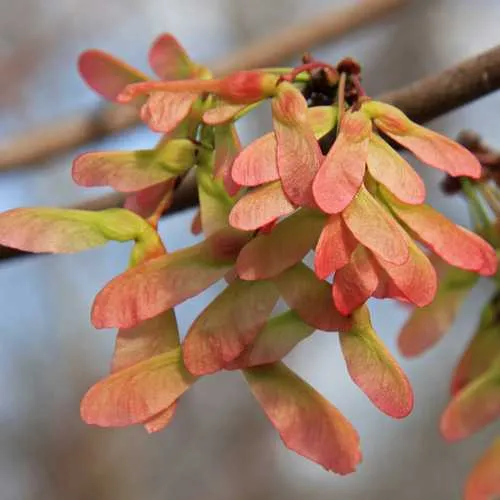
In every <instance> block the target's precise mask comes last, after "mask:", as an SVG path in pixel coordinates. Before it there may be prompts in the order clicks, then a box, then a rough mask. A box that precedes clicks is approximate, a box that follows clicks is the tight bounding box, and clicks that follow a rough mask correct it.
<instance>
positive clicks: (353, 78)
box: [351, 75, 366, 99]
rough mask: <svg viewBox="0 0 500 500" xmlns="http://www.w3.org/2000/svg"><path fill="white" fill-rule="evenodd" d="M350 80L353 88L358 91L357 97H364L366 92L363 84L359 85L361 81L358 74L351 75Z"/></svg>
mask: <svg viewBox="0 0 500 500" xmlns="http://www.w3.org/2000/svg"><path fill="white" fill-rule="evenodd" d="M351 82H352V84H353V85H354V88H355V89H356V92H357V93H358V99H359V98H360V97H366V92H365V89H364V88H363V86H362V85H361V81H360V79H359V76H358V75H351Z"/></svg>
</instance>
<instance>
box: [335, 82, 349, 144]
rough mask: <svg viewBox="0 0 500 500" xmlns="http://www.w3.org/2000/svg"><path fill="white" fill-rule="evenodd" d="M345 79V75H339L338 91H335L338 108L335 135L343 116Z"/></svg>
mask: <svg viewBox="0 0 500 500" xmlns="http://www.w3.org/2000/svg"><path fill="white" fill-rule="evenodd" d="M346 79H347V74H346V73H340V79H339V86H338V90H337V105H338V107H339V117H338V121H337V134H338V133H339V131H340V124H341V122H342V117H343V116H344V105H345V84H346Z"/></svg>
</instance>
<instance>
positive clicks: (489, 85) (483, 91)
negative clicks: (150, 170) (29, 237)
mask: <svg viewBox="0 0 500 500" xmlns="http://www.w3.org/2000/svg"><path fill="white" fill-rule="evenodd" d="M499 88H500V46H497V47H494V48H493V49H490V50H488V51H486V52H483V53H482V54H479V55H478V56H475V57H473V58H471V59H467V60H466V61H464V62H462V63H460V64H458V65H456V66H453V67H452V68H449V69H447V70H445V71H443V72H442V73H438V74H436V75H432V76H429V77H426V78H423V79H422V80H418V81H416V82H415V83H412V84H410V85H408V86H406V87H403V88H401V89H399V90H395V91H392V92H388V93H385V94H382V95H381V96H379V97H378V99H379V100H382V101H385V102H388V103H390V104H394V105H395V106H397V107H398V108H399V109H401V110H402V111H403V112H404V113H406V114H407V115H408V116H409V117H410V118H411V119H412V120H414V121H416V122H418V123H425V122H426V121H428V120H432V119H433V118H437V117H438V116H441V115H443V114H445V113H447V112H448V111H451V110H453V109H456V108H459V107H460V106H463V105H465V104H468V103H470V102H472V101H474V100H476V99H479V98H481V97H483V96H485V95H487V94H489V93H491V92H493V91H495V90H498V89H499ZM122 202H123V197H122V195H119V194H111V195H107V196H106V197H103V198H99V199H96V200H92V201H91V202H87V203H84V204H82V205H79V206H78V207H77V208H85V209H90V210H97V209H103V208H109V207H116V206H120V205H121V203H122ZM197 202H198V195H197V191H196V185H195V183H194V181H193V179H192V178H191V179H190V178H187V179H186V181H185V182H183V183H182V184H181V185H180V187H179V188H178V189H177V191H176V193H175V198H174V203H173V205H172V207H171V208H170V209H169V211H168V212H167V215H168V214H171V213H175V212H178V211H180V210H184V209H185V208H188V207H193V206H195V205H196V204H197ZM19 255H25V253H24V252H20V251H17V250H11V249H7V248H3V247H0V260H3V259H8V258H11V257H14V256H19ZM27 255H31V254H27Z"/></svg>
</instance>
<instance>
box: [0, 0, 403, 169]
mask: <svg viewBox="0 0 500 500" xmlns="http://www.w3.org/2000/svg"><path fill="white" fill-rule="evenodd" d="M406 1H407V0H363V1H357V2H355V3H354V4H353V5H351V6H349V7H345V8H343V9H341V10H339V9H335V10H333V11H331V12H324V13H322V14H320V15H319V16H317V17H315V18H313V19H310V20H308V21H306V22H305V23H301V24H297V25H295V26H292V27H289V28H287V29H285V30H283V31H281V32H279V33H276V34H272V35H270V36H269V37H266V38H263V39H260V40H258V41H256V42H254V43H253V44H250V45H249V46H248V47H246V48H243V49H242V50H239V51H236V52H235V53H234V54H232V55H231V56H229V57H227V58H226V59H224V60H222V61H220V62H215V64H212V65H209V67H210V68H211V69H212V71H213V72H214V74H215V75H224V74H227V73H231V72H233V71H236V70H240V69H249V68H259V67H266V66H273V65H275V64H278V63H280V62H282V61H283V60H286V59H287V58H290V57H292V56H295V55H297V54H299V53H300V52H303V51H305V50H309V49H311V48H313V47H316V46H318V45H321V44H323V43H325V42H329V41H332V40H334V39H336V38H339V37H341V36H342V35H344V34H346V33H350V32H352V31H354V30H355V29H358V28H360V27H362V26H364V25H366V24H368V23H369V22H373V21H375V20H377V19H378V18H380V17H381V16H382V15H384V14H386V13H388V12H391V11H393V10H395V9H396V8H397V7H400V6H402V5H403V4H405V3H406ZM138 123H139V122H138V117H137V110H136V109H135V108H130V107H127V106H116V105H105V106H102V107H101V108H99V109H97V110H95V111H94V112H91V113H86V114H83V115H78V116H74V117H70V118H68V119H66V120H63V121H60V122H58V123H56V124H54V125H44V126H43V127H40V128H39V129H36V130H34V131H32V132H27V133H23V134H22V136H20V137H19V138H17V139H14V140H12V141H11V142H10V143H9V144H6V145H5V146H3V147H0V170H9V169H13V168H17V167H26V166H27V165H29V166H32V167H43V166H44V162H46V161H47V160H48V159H50V158H51V157H53V156H55V155H58V154H61V153H64V152H67V151H71V150H72V149H74V148H77V147H79V146H82V145H85V144H87V143H89V142H91V141H95V140H98V139H102V138H103V137H106V136H108V135H110V134H115V133H117V132H120V131H122V130H124V129H126V128H129V127H131V126H134V125H137V124H138ZM34 164H38V165H34Z"/></svg>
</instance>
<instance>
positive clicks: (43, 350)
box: [0, 0, 500, 500]
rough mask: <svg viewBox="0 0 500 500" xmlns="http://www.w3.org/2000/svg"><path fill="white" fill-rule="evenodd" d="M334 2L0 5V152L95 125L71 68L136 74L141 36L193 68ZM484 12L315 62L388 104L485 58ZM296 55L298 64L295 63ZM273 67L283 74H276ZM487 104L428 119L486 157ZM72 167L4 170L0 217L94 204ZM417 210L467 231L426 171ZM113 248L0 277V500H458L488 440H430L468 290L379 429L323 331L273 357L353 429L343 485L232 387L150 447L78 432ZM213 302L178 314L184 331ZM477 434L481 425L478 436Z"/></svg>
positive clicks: (55, 162)
mask: <svg viewBox="0 0 500 500" xmlns="http://www.w3.org/2000/svg"><path fill="white" fill-rule="evenodd" d="M356 3H359V0H358V2H356V1H354V0H350V1H347V0H345V1H340V0H307V1H304V0H302V1H300V0H274V1H272V2H271V1H259V0H257V1H254V2H248V1H243V0H183V1H182V2H179V1H172V0H171V1H168V0H167V1H166V0H163V1H160V0H144V1H142V2H136V1H132V0H107V1H106V2H102V1H101V0H85V1H83V0H65V1H64V2H62V1H57V0H45V1H42V0H3V1H2V2H1V3H0V110H1V112H0V145H3V144H7V142H8V141H9V139H11V138H14V137H18V136H19V135H22V134H23V133H24V132H25V131H26V130H30V129H32V128H33V127H35V126H42V127H43V126H45V125H46V124H53V123H56V122H57V121H58V120H60V119H63V118H65V117H66V116H67V115H68V114H72V113H73V114H74V113H78V112H84V111H87V112H88V111H90V110H94V109H97V108H98V107H99V105H100V100H99V98H98V97H96V96H95V95H94V94H93V93H92V92H91V91H90V90H89V89H88V88H86V86H85V85H84V84H83V83H82V82H81V81H80V79H79V77H78V75H77V72H76V64H75V63H76V59H77V56H78V54H79V52H80V51H82V50H84V49H86V48H91V47H95V48H101V49H104V50H107V51H109V52H111V53H113V54H115V55H117V56H118V57H120V58H122V59H125V60H127V61H128V62H129V63H131V64H132V65H134V66H136V67H138V68H140V69H142V70H145V71H146V70H147V63H146V53H147V49H148V47H149V44H150V43H151V41H152V40H153V38H154V37H155V36H156V35H158V34H160V33H161V32H164V31H170V32H172V33H173V34H174V35H175V36H176V37H178V39H179V40H180V41H181V42H182V43H183V44H184V46H185V47H186V48H187V50H188V51H189V53H190V54H191V55H192V57H193V58H194V59H196V60H198V61H200V62H206V63H208V62H210V61H216V60H217V61H220V60H224V57H225V56H226V55H229V54H231V53H232V52H233V51H235V50H236V49H238V48H241V47H245V46H247V45H249V44H251V43H252V42H253V41H255V40H258V39H259V38H261V37H263V36H266V35H268V34H270V33H272V32H273V31H276V30H282V29H285V28H286V27H288V26H290V25H292V24H294V23H297V22H299V21H301V20H307V19H309V18H311V17H313V16H318V15H320V14H321V13H323V12H325V13H327V12H330V11H331V10H332V9H335V8H342V7H345V6H347V5H352V4H356ZM499 18H500V2H498V1H497V0H478V1H475V2H471V1H469V0H432V1H431V0H430V1H424V0H420V1H410V0H409V1H407V2H405V6H404V7H403V8H400V9H397V10H395V11H394V12H392V13H389V14H387V15H385V16H383V17H382V18H381V19H379V20H378V21H377V22H374V23H371V24H370V25H367V26H366V27H364V28H362V29H358V30H356V31H355V32H353V33H349V34H347V35H345V36H343V37H342V38H341V39H338V40H335V41H332V42H331V43H329V44H326V45H325V46H323V47H321V48H319V49H316V50H315V51H314V54H315V55H316V56H317V57H318V58H322V59H325V60H328V61H331V62H336V61H337V60H338V59H340V58H342V57H344V56H353V57H355V58H356V59H358V60H359V61H360V62H361V64H362V66H363V69H364V73H363V74H364V83H365V88H366V89H367V90H368V92H369V93H370V94H371V95H377V94H379V93H381V92H383V91H386V90H391V89H393V88H397V87H399V86H401V85H403V84H406V83H409V82H411V81H413V80H415V79H418V78H420V77H422V76H425V75H427V74H431V73H433V72H436V71H439V70H441V69H444V68H446V67H447V66H449V65H452V64H454V63H456V62H459V61H460V60H462V59H464V58H466V57H469V56H472V55H474V54H476V53H478V52H480V51H482V50H485V49H487V48H489V47H492V46H494V45H496V44H498V43H499V37H498V19H499ZM299 56H300V54H297V58H296V59H294V61H296V60H298V59H299ZM284 62H287V61H284ZM499 110H500V93H497V94H494V95H492V96H490V97H487V98H484V99H482V100H480V101H477V102H475V103H473V104H471V105H469V106H467V107H464V108H462V109H459V110H456V111H454V112H453V113H450V114H448V115H446V116H445V117H442V118H440V119H439V120H435V121H434V122H433V123H431V124H430V126H431V127H432V128H434V129H436V130H438V131H441V132H444V133H446V134H448V135H450V136H455V135H456V134H457V132H458V131H459V130H461V129H462V128H470V129H474V130H476V131H477V132H479V133H480V134H481V135H482V136H483V137H484V138H485V140H486V141H487V142H489V143H491V144H492V145H493V146H495V147H497V148H498V147H500V126H499V124H500V122H499V118H498V113H499ZM269 123H270V117H269V115H268V113H267V112H265V110H264V111H263V112H262V113H258V114H256V115H255V116H253V118H252V119H251V120H248V121H247V122H246V123H245V125H244V127H243V128H242V129H241V134H242V137H243V139H244V141H245V142H248V141H249V140H251V138H252V137H254V136H256V135H257V134H261V133H262V131H263V130H265V129H266V128H268V127H269ZM156 139H157V138H156V137H155V136H154V134H152V133H150V132H148V131H147V130H146V129H145V128H144V127H138V128H136V129H132V130H128V131H127V132H126V133H123V134H120V135H116V136H113V137H111V138H109V139H106V140H105V141H102V142H100V143H93V144H86V145H85V146H84V147H82V148H81V150H91V149H113V148H115V149H120V148H123V149H125V148H126V149H135V148H141V147H149V146H152V145H153V144H154V142H155V141H156ZM76 153H77V151H74V152H72V153H71V154H65V155H63V156H62V157H59V158H57V159H52V160H50V161H49V162H45V163H44V164H41V163H40V164H38V163H37V164H35V165H26V168H22V169H20V168H17V169H15V170H12V171H8V172H1V173H0V175H1V179H0V210H6V209H9V208H12V207H17V206H26V205H58V206H62V205H69V204H74V203H77V202H79V201H82V200H84V199H90V198H93V197H95V196H97V195H99V194H102V193H103V192H104V190H99V189H94V190H89V189H88V190H83V189H80V188H77V187H76V186H75V185H73V183H72V181H71V177H70V167H71V159H72V158H73V157H74V155H75V154H76ZM420 171H421V173H422V174H423V175H424V177H425V179H426V182H427V185H428V189H429V196H430V202H431V203H432V204H433V205H435V206H438V207H439V208H441V209H442V210H443V211H444V212H445V213H446V214H447V215H449V216H451V217H453V218H454V219H455V220H456V221H458V222H460V223H463V224H467V223H468V221H467V215H466V210H465V207H464V205H463V204H462V203H461V202H460V200H455V199H449V198H448V199H443V197H442V195H441V193H440V191H439V187H438V182H439V180H440V179H441V176H440V174H439V173H438V172H437V171H432V172H431V171H430V169H426V170H425V171H424V170H423V169H421V170H420ZM191 217H192V211H187V212H184V213H181V214H177V215H174V216H172V217H169V218H166V219H164V220H163V221H162V223H161V232H162V235H164V236H165V238H166V241H167V243H168V244H169V246H170V248H171V249H175V248H179V247H183V246H185V245H188V244H190V243H192V242H193V241H194V238H193V237H192V236H191V235H190V233H189V225H190V221H191ZM128 252H129V247H128V246H127V245H119V244H114V245H109V246H108V247H106V248H104V249H100V250H96V251H90V252H87V253H84V254H81V255H75V256H62V257H60V256H59V257H47V256H40V257H29V258H22V259H15V260H8V261H3V262H1V263H0V304H1V306H0V307H1V308H0V484H1V494H0V498H1V499H2V500H32V499H33V500H35V499H36V500H45V499H50V500H58V499H61V500H62V499H64V500H69V499H81V500H84V499H85V500H86V499H93V500H108V499H109V500H110V499H113V500H136V499H148V500H160V499H162V500H163V499H173V500H182V499H189V500H190V499H200V498H202V499H203V500H235V499H239V500H260V499H278V498H280V499H281V498H283V499H285V498H286V499H287V500H298V499H303V498H314V499H318V500H321V499H337V498H338V499H353V500H357V499H359V500H361V499H363V500H365V499H370V500H371V499H373V500H379V499H380V500H382V499H384V500H386V499H396V498H397V499H399V500H417V499H422V498H426V499H454V498H460V496H461V489H462V485H463V481H464V478H465V475H466V473H467V471H468V470H469V469H470V468H471V467H472V464H473V463H474V462H475V461H476V460H477V459H478V457H479V455H480V454H481V450H483V449H484V448H485V447H486V445H487V443H488V442H489V440H490V438H491V437H492V436H493V433H494V432H495V431H497V432H498V430H499V427H498V425H497V426H496V428H492V427H490V428H489V429H487V430H485V431H484V432H481V433H480V434H478V435H476V436H475V437H473V438H472V439H469V440H467V441H465V442H463V443H459V444H454V445H449V444H446V443H444V442H443V441H442V439H441V438H440V437H439V434H438V430H437V426H438V419H439V416H440V413H441V411H442V410H443V408H444V406H445V404H446V402H447V398H448V386H449V379H450V374H451V370H452V369H453V367H454V365H455V363H456V361H457V358H458V356H459V354H460V353H461V351H462V349H463V348H464V346H465V344H466V342H467V340H468V338H469V336H470V335H471V333H472V331H473V328H474V327H475V324H476V321H477V315H478V313H479V308H480V305H481V303H482V302H483V301H484V296H485V294H488V293H489V289H488V287H487V285H486V284H481V285H480V286H479V287H478V288H477V289H476V290H475V291H474V292H473V294H472V295H471V297H470V299H469V300H468V302H467V304H466V307H465V308H464V310H463V311H462V313H461V315H460V318H459V320H458V321H457V323H456V325H455V327H454V328H453V330H452V331H451V332H450V333H449V334H448V336H447V337H446V338H445V339H444V340H443V341H442V342H441V343H440V344H439V345H438V347H437V348H435V349H434V350H432V351H431V352H429V353H428V354H426V355H425V356H423V357H421V358H419V359H416V360H410V361H408V360H404V359H401V358H400V357H399V356H398V359H399V360H400V361H401V363H402V366H403V368H404V369H405V370H406V372H407V373H408V375H409V377H410V379H411V381H412V383H413V386H414V389H415V393H416V408H415V410H414V412H413V414H412V415H411V416H410V417H409V418H407V419H406V420H404V421H393V420H391V419H389V418H387V417H385V416H384V415H382V414H380V413H378V412H377V411H376V410H375V409H374V408H373V406H372V405H371V404H370V403H369V401H368V400H367V399H366V397H365V396H364V395H363V394H362V393H361V392H360V391H359V390H358V389H357V388H356V387H355V386H354V384H353V383H352V382H351V381H350V379H349V378H348V375H347V373H346V370H345V365H344V362H343V360H342V359H341V357H340V356H339V348H338V345H337V339H336V336H335V335H334V334H325V333H320V332H318V333H316V334H315V335H314V336H313V337H312V338H310V339H308V340H307V341H306V342H304V343H303V344H301V345H300V346H299V347H298V348H297V349H296V350H295V351H294V352H293V353H292V354H291V355H290V356H289V358H288V361H289V363H290V364H291V366H293V367H294V368H295V369H297V371H298V372H299V373H300V374H301V375H302V376H303V377H304V378H306V379H307V380H308V381H309V382H311V383H312V384H313V385H315V387H317V388H318V390H320V391H321V392H322V393H323V394H324V395H325V396H326V397H327V398H328V399H330V400H331V401H332V402H333V403H334V404H335V405H336V406H337V407H338V408H339V409H340V410H341V411H342V412H343V413H344V414H345V415H346V416H347V417H348V418H349V419H351V420H352V422H353V424H354V425H355V427H356V428H357V429H358V431H359V433H360V436H361V441H362V447H363V452H364V462H363V464H362V465H361V466H360V468H359V471H358V472H357V473H355V474H353V475H351V476H349V477H344V478H341V477H337V476H334V475H331V474H329V473H327V472H325V471H323V470H322V469H321V468H320V467H319V466H315V465H313V464H311V463H309V462H308V461H306V460H304V459H302V458H300V457H298V456H296V455H295V454H293V453H291V452H289V451H287V450H286V449H285V448H284V446H282V444H281V442H280V440H279V437H278V436H277V434H275V433H274V431H273V429H272V427H271V425H270V424H269V423H268V421H267V420H266V418H265V417H264V415H263V414H262V413H261V411H260V409H259V407H258V406H257V404H256V403H255V402H254V401H253V399H252V396H251V395H250V393H249V392H248V391H247V389H246V387H245V383H244V381H243V379H242V377H241V376H240V375H239V374H237V373H222V374H218V375H215V376H212V377H208V378H205V379H203V380H202V381H201V382H199V383H197V384H196V385H195V386H194V388H193V389H192V390H190V391H189V392H188V394H187V395H186V396H185V397H183V399H182V403H181V405H180V408H179V410H178V412H177V415H176V417H175V419H174V422H173V424H172V425H171V426H170V427H169V428H167V429H166V430H165V431H163V432H161V433H159V434H157V435H152V436H148V435H147V434H146V433H145V431H143V430H142V428H129V429H123V430H106V429H99V428H95V427H89V426H86V425H85V424H84V423H83V422H81V421H80V416H79V400H80V398H81V396H82V395H83V393H84V392H85V391H86V389H87V388H88V387H89V386H90V385H91V384H93V383H94V382H95V381H96V380H97V379H98V378H100V377H102V376H104V375H105V373H106V372H107V370H108V365H109V359H110V355H111V352H112V347H113V342H114V334H113V332H112V331H96V330H94V329H93V328H92V327H91V325H90V320H89V308H90V305H91V303H92V299H93V296H94V295H95V293H96V292H97V291H98V290H99V289H100V288H101V287H102V286H103V285H104V283H106V282H107V281H108V280H109V279H110V278H111V277H113V276H114V275H116V274H118V273H120V272H122V270H123V269H124V268H125V266H126V263H127V259H128ZM209 299H210V294H204V295H203V296H201V297H199V298H197V299H196V300H194V301H192V302H189V303H188V304H183V305H182V307H180V308H179V311H178V312H179V321H180V325H181V329H182V332H183V333H185V331H186V328H187V326H188V325H189V323H190V321H191V320H192V319H193V318H194V317H195V316H196V315H197V313H198V311H199V309H200V307H201V305H202V304H205V303H207V302H208V301H209ZM371 307H372V311H373V319H374V324H375V327H376V329H377V330H378V332H379V333H380V335H381V336H382V337H383V339H384V341H385V342H386V343H387V344H388V346H389V347H390V348H391V350H392V351H393V352H396V347H395V339H396V335H397V332H398V329H399V328H400V326H401V325H402V323H403V322H404V319H405V316H406V311H405V310H404V309H403V308H401V307H400V306H397V305H395V304H392V303H388V302H376V303H373V304H372V305H371ZM493 427H494V426H493Z"/></svg>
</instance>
